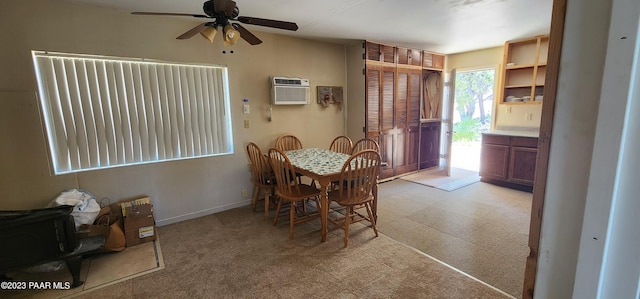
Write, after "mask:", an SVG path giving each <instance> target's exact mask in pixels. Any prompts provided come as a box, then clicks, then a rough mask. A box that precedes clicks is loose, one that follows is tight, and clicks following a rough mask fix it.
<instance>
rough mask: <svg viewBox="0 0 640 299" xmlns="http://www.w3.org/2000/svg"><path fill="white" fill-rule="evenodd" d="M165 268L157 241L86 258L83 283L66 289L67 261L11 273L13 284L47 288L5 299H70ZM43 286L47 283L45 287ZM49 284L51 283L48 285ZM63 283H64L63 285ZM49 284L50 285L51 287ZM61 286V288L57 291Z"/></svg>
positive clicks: (68, 279)
mask: <svg viewBox="0 0 640 299" xmlns="http://www.w3.org/2000/svg"><path fill="white" fill-rule="evenodd" d="M161 269H164V260H163V258H162V251H161V250H160V243H159V242H158V240H156V241H154V242H147V243H143V244H140V245H136V246H132V247H126V248H125V250H123V251H121V252H111V253H101V254H97V255H94V256H92V257H90V258H87V259H85V260H84V261H83V262H82V268H81V270H80V279H81V280H82V281H84V284H83V285H82V286H80V287H77V288H73V289H65V283H67V282H68V284H70V283H71V282H72V280H73V279H72V278H71V274H70V273H69V271H68V270H67V267H66V266H65V264H64V262H60V263H57V262H56V263H53V264H45V265H44V266H39V267H33V268H29V271H25V270H23V271H20V272H15V273H11V275H9V277H11V278H12V279H13V281H16V282H17V281H20V282H27V283H29V282H31V283H32V284H31V285H35V283H36V282H37V283H38V284H39V285H40V286H43V287H44V288H43V289H42V290H36V289H35V288H33V287H32V288H28V290H24V291H9V292H4V291H3V296H2V297H3V298H69V297H74V296H78V295H80V294H84V293H87V292H90V291H93V290H96V289H100V288H103V287H106V286H109V285H112V284H114V283H118V282H120V281H123V280H127V279H131V278H134V277H138V276H141V275H145V274H148V273H151V272H154V271H157V270H161ZM43 283H44V284H43ZM47 283H49V284H47ZM60 283H61V284H60ZM48 285H50V286H49V287H48ZM58 286H61V289H60V288H59V289H55V288H56V287H58Z"/></svg>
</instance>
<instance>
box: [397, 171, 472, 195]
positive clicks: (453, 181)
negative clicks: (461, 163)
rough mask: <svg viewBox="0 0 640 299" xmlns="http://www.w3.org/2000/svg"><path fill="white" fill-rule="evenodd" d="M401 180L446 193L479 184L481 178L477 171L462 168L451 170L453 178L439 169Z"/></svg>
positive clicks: (420, 172) (414, 174) (421, 172)
mask: <svg viewBox="0 0 640 299" xmlns="http://www.w3.org/2000/svg"><path fill="white" fill-rule="evenodd" d="M401 179H403V180H405V181H410V182H413V183H417V184H421V185H425V186H429V187H433V188H438V189H441V190H445V191H453V190H456V189H459V188H462V187H465V186H468V185H471V184H473V183H476V182H479V181H480V176H478V173H477V172H475V171H471V170H466V169H461V168H451V176H447V172H446V170H445V169H444V168H439V167H437V168H433V169H427V170H422V171H419V172H416V173H413V174H410V175H406V176H403V177H401Z"/></svg>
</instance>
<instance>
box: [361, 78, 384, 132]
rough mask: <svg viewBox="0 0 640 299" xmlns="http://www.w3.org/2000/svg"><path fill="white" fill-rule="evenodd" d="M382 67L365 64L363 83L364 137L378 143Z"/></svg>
mask: <svg viewBox="0 0 640 299" xmlns="http://www.w3.org/2000/svg"><path fill="white" fill-rule="evenodd" d="M381 82H382V67H381V66H377V65H367V66H366V75H365V84H366V86H367V90H366V102H365V105H366V110H365V111H366V115H365V121H366V125H365V128H364V130H365V137H366V138H371V139H373V140H376V141H378V144H379V143H380V140H379V137H380V99H381V86H382V85H381Z"/></svg>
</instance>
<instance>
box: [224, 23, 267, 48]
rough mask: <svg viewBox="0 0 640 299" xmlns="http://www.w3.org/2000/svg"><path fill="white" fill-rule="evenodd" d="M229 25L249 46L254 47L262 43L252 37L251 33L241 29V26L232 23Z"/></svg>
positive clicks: (255, 37)
mask: <svg viewBox="0 0 640 299" xmlns="http://www.w3.org/2000/svg"><path fill="white" fill-rule="evenodd" d="M231 25H232V26H233V28H235V29H236V30H238V32H240V37H242V39H244V40H245V41H247V42H248V43H249V44H250V45H252V46H255V45H258V44H261V43H262V41H261V40H260V39H259V38H258V37H257V36H255V35H253V33H251V32H249V30H247V29H246V28H244V27H242V25H240V24H238V23H233V24H231Z"/></svg>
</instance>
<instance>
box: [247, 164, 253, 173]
mask: <svg viewBox="0 0 640 299" xmlns="http://www.w3.org/2000/svg"><path fill="white" fill-rule="evenodd" d="M247 165H248V166H249V167H248V169H249V172H251V170H252V166H251V163H249V164H247Z"/></svg>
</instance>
